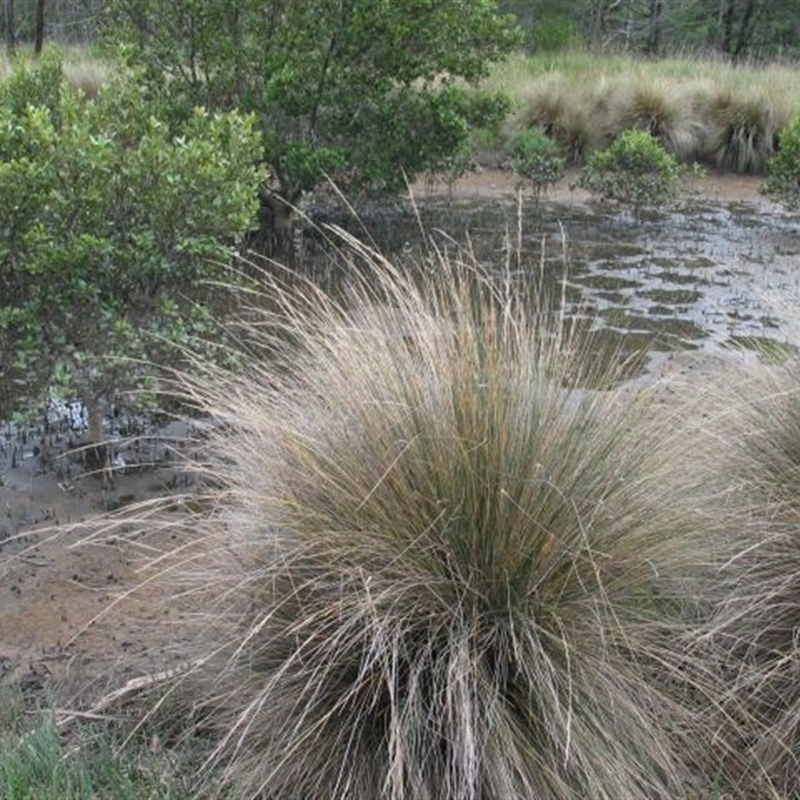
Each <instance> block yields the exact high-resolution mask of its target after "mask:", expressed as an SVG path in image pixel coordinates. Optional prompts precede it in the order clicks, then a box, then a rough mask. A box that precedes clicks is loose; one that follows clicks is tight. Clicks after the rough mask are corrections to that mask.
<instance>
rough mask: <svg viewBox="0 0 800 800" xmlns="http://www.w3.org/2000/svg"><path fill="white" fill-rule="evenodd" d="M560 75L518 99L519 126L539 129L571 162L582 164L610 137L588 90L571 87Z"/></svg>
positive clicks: (536, 86)
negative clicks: (599, 121) (569, 87)
mask: <svg viewBox="0 0 800 800" xmlns="http://www.w3.org/2000/svg"><path fill="white" fill-rule="evenodd" d="M565 83H566V80H565V79H563V78H561V77H556V78H552V79H550V80H542V81H540V82H539V83H538V84H536V85H534V86H531V87H530V88H529V89H528V90H527V91H525V92H524V95H523V96H522V97H521V98H520V100H519V105H520V110H519V112H518V114H517V125H519V126H521V127H522V128H523V129H525V130H528V129H531V128H540V129H541V130H542V131H543V132H544V133H545V135H546V136H547V137H548V138H550V139H552V140H553V141H555V142H557V143H558V145H559V146H560V148H561V152H562V153H563V154H564V156H565V158H566V160H567V163H568V164H579V163H582V162H583V161H584V160H585V159H586V157H587V156H588V155H589V154H590V153H591V152H593V151H594V150H596V149H597V148H598V147H600V146H601V145H602V144H603V142H604V141H605V140H606V139H607V132H606V130H605V126H604V124H602V123H601V124H598V120H599V119H600V118H601V117H602V114H601V113H600V112H599V111H598V106H597V103H596V102H595V98H594V97H593V96H591V95H590V94H589V93H587V92H584V91H578V90H576V89H575V87H574V86H573V87H572V88H571V89H568V87H567V86H566V85H565Z"/></svg>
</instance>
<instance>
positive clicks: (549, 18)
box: [501, 0, 800, 61]
mask: <svg viewBox="0 0 800 800" xmlns="http://www.w3.org/2000/svg"><path fill="white" fill-rule="evenodd" d="M501 8H502V9H503V10H505V11H508V12H509V13H513V14H514V15H515V16H516V18H517V20H518V22H519V24H520V25H521V26H523V27H524V29H525V30H526V32H527V36H526V40H527V42H528V44H529V46H531V47H532V48H533V49H539V50H548V49H553V45H554V43H556V42H560V46H561V47H564V46H570V45H573V44H575V43H576V41H579V42H580V41H582V42H583V44H585V45H588V46H590V47H592V48H593V49H597V50H608V49H615V50H623V51H631V52H635V51H640V52H645V53H648V54H650V55H660V54H662V53H679V54H685V53H686V52H687V51H689V52H692V51H693V52H697V53H706V52H708V51H712V52H717V53H721V54H723V55H725V56H727V57H728V58H730V59H731V60H733V61H741V60H743V59H747V58H759V59H763V58H772V57H775V56H788V57H796V56H797V55H798V54H800V0H669V2H665V1H664V0H504V2H502V3H501ZM558 32H560V36H559V35H557V33H558Z"/></svg>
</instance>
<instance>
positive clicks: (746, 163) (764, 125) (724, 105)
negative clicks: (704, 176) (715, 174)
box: [704, 90, 778, 175]
mask: <svg viewBox="0 0 800 800" xmlns="http://www.w3.org/2000/svg"><path fill="white" fill-rule="evenodd" d="M707 103H708V106H707V109H706V111H705V114H704V115H705V116H706V118H707V120H708V138H707V141H706V146H705V151H706V153H707V156H708V157H709V158H710V159H711V160H712V161H713V162H714V163H715V164H716V166H718V167H719V168H721V169H724V170H730V171H731V172H736V173H738V174H741V175H745V174H759V173H762V172H764V169H765V167H766V163H767V161H768V160H769V158H770V157H771V156H772V154H773V152H774V149H775V141H776V137H777V134H778V130H777V128H776V126H775V122H774V119H773V113H772V108H771V106H770V105H769V104H768V103H767V102H766V101H765V99H764V98H763V97H761V96H757V95H754V94H752V93H735V92H733V91H730V90H723V91H722V92H720V93H718V94H716V95H714V96H712V97H711V98H709V99H708V101H707Z"/></svg>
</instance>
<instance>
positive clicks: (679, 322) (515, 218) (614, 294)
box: [337, 197, 800, 352]
mask: <svg viewBox="0 0 800 800" xmlns="http://www.w3.org/2000/svg"><path fill="white" fill-rule="evenodd" d="M417 217H419V219H418V218H417ZM337 221H338V222H340V223H342V224H343V225H344V226H345V227H348V228H350V229H351V230H352V231H353V232H354V233H355V234H357V235H361V236H363V235H364V228H366V229H367V230H368V231H369V233H370V235H371V236H372V237H373V239H374V240H375V243H376V244H377V246H379V247H380V248H382V249H384V250H388V251H389V252H391V253H392V254H393V255H394V256H395V257H398V256H399V257H401V258H408V259H409V261H410V262H413V261H414V260H415V259H418V257H419V255H420V253H421V252H422V251H423V250H424V247H423V245H422V243H421V239H422V237H421V236H420V222H421V224H422V226H423V228H424V229H425V231H426V232H427V236H428V238H429V240H430V241H431V242H434V243H436V245H437V246H438V247H440V248H445V249H447V248H449V249H451V250H454V249H457V247H458V244H459V243H464V242H466V241H469V245H470V247H471V248H472V250H473V251H474V252H475V253H476V254H477V256H478V257H479V258H480V259H481V260H482V261H484V262H486V263H490V264H492V263H493V264H496V265H497V267H498V268H500V267H501V266H502V265H504V264H510V266H511V270H512V274H513V273H517V274H526V275H531V276H533V277H534V278H535V279H536V280H537V281H538V280H541V281H542V284H543V289H544V292H543V293H544V294H549V295H551V296H558V297H560V296H561V294H562V290H564V296H565V298H566V302H567V306H566V311H567V313H568V314H569V315H571V316H572V317H574V318H579V319H581V320H583V321H584V322H585V324H586V325H587V326H588V327H590V328H591V329H592V330H593V331H595V332H596V334H597V336H598V340H602V341H608V340H617V341H619V342H622V344H623V347H625V346H626V345H625V343H627V345H628V346H629V347H630V349H639V348H641V347H645V346H646V347H648V348H650V349H652V350H655V351H657V352H658V351H660V352H672V351H675V350H685V349H709V350H714V349H719V348H728V347H731V346H739V347H742V346H744V347H748V348H752V349H755V350H758V351H760V352H761V351H765V350H766V351H768V352H774V351H775V350H776V349H777V350H781V349H783V348H785V347H787V346H788V347H791V346H792V345H791V343H793V342H794V343H798V342H800V216H798V215H796V214H795V215H792V214H789V213H786V212H783V211H781V210H780V209H778V208H777V207H776V206H774V205H773V204H766V203H758V202H725V201H721V200H715V201H709V200H699V199H695V200H688V201H686V202H684V203H683V204H682V205H681V206H679V207H678V208H676V209H674V210H670V211H665V212H654V213H651V214H649V215H645V216H644V218H643V219H641V220H640V221H638V222H636V221H635V220H634V219H633V218H632V217H631V215H630V214H628V213H626V212H624V211H620V210H618V209H613V208H609V207H608V206H604V205H601V204H596V203H591V202H580V203H575V202H565V203H548V204H544V205H543V206H542V208H541V209H540V210H538V211H537V210H536V209H535V208H534V207H533V206H532V204H530V203H529V204H527V205H526V204H524V203H523V205H522V207H521V208H520V207H519V206H518V205H517V202H516V200H514V199H513V197H506V198H489V199H487V198H485V197H484V198H481V199H477V200H465V199H460V200H456V201H453V202H451V203H448V202H447V201H446V200H445V199H443V198H433V199H429V200H428V201H426V202H424V203H422V204H420V206H419V207H418V209H417V211H416V212H415V213H411V212H410V211H409V210H408V209H405V210H402V209H399V208H396V209H382V210H380V211H376V212H374V213H372V214H371V215H369V214H367V215H364V216H363V217H362V219H361V220H360V222H359V223H357V224H356V223H353V222H352V221H350V222H348V221H347V220H344V221H343V220H337ZM562 282H563V285H562Z"/></svg>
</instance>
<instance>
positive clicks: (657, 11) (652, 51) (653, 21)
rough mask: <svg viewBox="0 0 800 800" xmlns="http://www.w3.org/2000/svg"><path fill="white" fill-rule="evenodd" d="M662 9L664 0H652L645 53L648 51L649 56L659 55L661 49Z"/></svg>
mask: <svg viewBox="0 0 800 800" xmlns="http://www.w3.org/2000/svg"><path fill="white" fill-rule="evenodd" d="M662 10H663V3H662V0H650V7H649V13H648V26H647V44H646V45H645V53H647V55H649V56H657V55H658V54H659V52H660V50H661V12H662Z"/></svg>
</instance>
